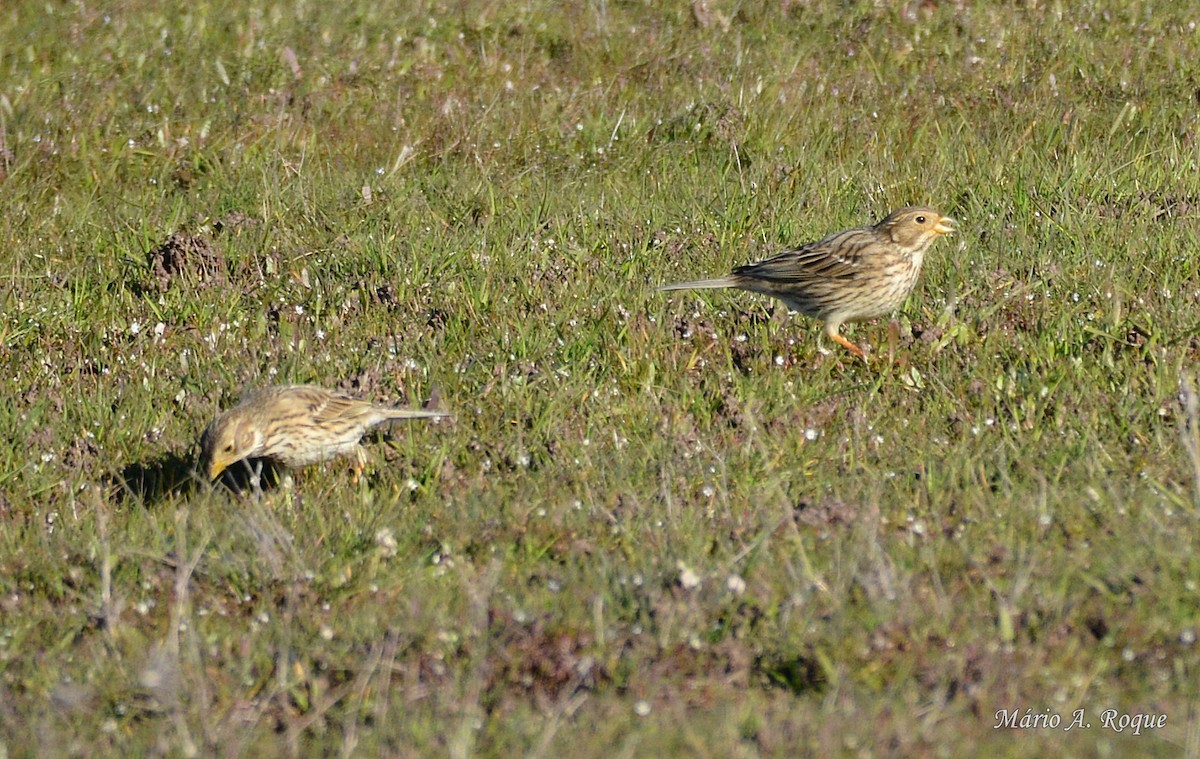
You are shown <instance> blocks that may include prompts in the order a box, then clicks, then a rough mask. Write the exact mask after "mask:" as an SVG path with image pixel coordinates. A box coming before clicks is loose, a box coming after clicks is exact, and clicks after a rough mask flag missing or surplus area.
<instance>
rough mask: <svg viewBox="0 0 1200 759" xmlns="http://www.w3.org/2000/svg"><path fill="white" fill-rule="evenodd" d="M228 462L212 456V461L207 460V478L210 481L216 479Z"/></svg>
mask: <svg viewBox="0 0 1200 759" xmlns="http://www.w3.org/2000/svg"><path fill="white" fill-rule="evenodd" d="M229 463H230V462H228V461H226V460H225V459H223V458H220V457H219V456H213V459H212V461H210V462H208V479H209V480H210V481H211V480H215V479H217V477H219V476H220V475H221V472H224V471H225V469H226V468H227V467H228V466H229Z"/></svg>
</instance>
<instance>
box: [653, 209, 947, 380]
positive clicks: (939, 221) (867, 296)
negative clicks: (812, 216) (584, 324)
mask: <svg viewBox="0 0 1200 759" xmlns="http://www.w3.org/2000/svg"><path fill="white" fill-rule="evenodd" d="M954 224H955V221H954V219H951V218H950V217H948V216H943V215H942V214H940V213H938V212H937V211H935V210H933V209H932V208H926V207H924V206H910V207H908V208H900V209H898V210H895V211H892V212H891V213H890V214H888V216H887V218H886V219H884V220H883V221H881V222H879V223H878V224H876V225H874V226H869V227H856V228H854V229H847V230H846V231H844V232H838V233H837V234H834V235H830V236H829V237H826V238H825V239H824V240H820V241H819V242H812V243H808V244H807V245H802V246H800V247H798V248H792V249H789V250H785V251H783V252H782V253H780V254H778V255H776V256H773V257H772V258H768V259H766V260H765V261H759V262H758V263H753V264H748V265H746V266H739V267H738V268H736V269H734V270H733V273H732V274H730V275H729V276H726V277H719V278H717V279H699V280H696V281H694V282H676V283H675V284H671V285H666V286H665V287H662V288H660V289H662V290H700V289H706V288H725V287H736V288H738V289H740V290H749V291H750V292H755V293H762V294H763V295H770V296H773V297H776V298H778V299H779V300H781V301H783V302H784V303H785V304H786V305H787V307H788V308H790V309H792V310H793V311H799V312H800V313H802V314H804V315H805V316H811V317H813V318H815V319H820V320H821V321H823V322H825V334H827V335H829V337H830V339H832V340H833V341H834V342H837V343H840V344H841V345H843V346H845V347H846V348H847V349H849V350H850V352H852V353H853V354H854V355H856V356H859V357H862V358H865V357H866V355H865V354H864V353H863V351H862V349H861V348H859V347H858V346H857V345H855V344H854V343H852V342H850V341H849V340H847V339H846V338H845V337H843V336H842V335H841V333H840V332H839V331H838V330H839V329H840V328H841V326H842V325H843V324H845V323H846V322H857V321H865V320H867V319H874V318H876V317H879V316H884V315H886V314H890V313H892V312H893V311H895V310H897V309H898V308H900V306H901V305H903V303H904V299H905V298H906V297H908V294H909V292H910V291H912V289H913V285H915V284H916V283H917V276H918V275H919V274H920V273H921V262H922V260H923V259H924V257H925V250H926V249H927V248H928V247H929V245H930V244H931V243H932V242H933V241H934V240H936V239H937V238H939V237H941V236H942V235H948V234H951V233H953V232H954V231H955V229H954Z"/></svg>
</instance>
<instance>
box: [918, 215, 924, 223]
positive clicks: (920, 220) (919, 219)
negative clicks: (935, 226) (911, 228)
mask: <svg viewBox="0 0 1200 759" xmlns="http://www.w3.org/2000/svg"><path fill="white" fill-rule="evenodd" d="M917 223H918V224H924V223H925V217H924V216H918V217H917Z"/></svg>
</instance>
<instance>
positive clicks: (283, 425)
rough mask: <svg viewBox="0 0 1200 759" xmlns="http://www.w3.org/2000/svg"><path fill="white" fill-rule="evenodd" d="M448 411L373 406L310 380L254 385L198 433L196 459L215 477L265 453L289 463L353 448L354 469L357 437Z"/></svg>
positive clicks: (359, 463)
mask: <svg viewBox="0 0 1200 759" xmlns="http://www.w3.org/2000/svg"><path fill="white" fill-rule="evenodd" d="M442 416H448V414H446V413H445V412H442V411H425V410H415V409H404V408H393V407H390V406H379V405H376V404H374V403H371V402H370V401H363V400H359V399H357V398H353V397H351V396H348V395H345V394H343V393H339V392H335V391H333V390H326V389H325V388H322V387H315V386H313V385H281V386H276V387H268V388H264V389H262V390H255V391H252V392H251V393H249V394H247V395H245V396H243V397H242V399H241V401H240V402H239V403H238V404H237V405H236V406H234V407H233V408H231V409H228V410H226V411H225V412H224V413H222V414H221V415H220V416H218V417H217V418H216V419H214V420H213V422H212V423H211V424H209V425H208V428H207V429H205V430H204V434H203V436H202V437H201V438H200V449H201V450H200V465H201V467H202V468H203V470H204V472H205V473H206V474H207V475H208V477H209V479H210V480H215V479H216V478H217V477H218V476H219V475H220V474H221V472H223V471H225V469H227V468H228V467H229V466H230V465H232V464H235V463H237V462H239V461H243V460H246V459H265V460H268V461H271V462H273V463H275V464H279V465H282V466H284V467H287V468H289V469H294V468H297V467H302V466H306V465H308V464H315V463H317V462H318V461H325V460H327V459H331V458H334V457H336V456H343V455H347V454H353V455H354V457H355V460H356V466H355V475H356V477H357V475H358V474H359V473H361V472H362V469H363V468H364V467H365V466H366V462H367V455H366V451H364V450H363V448H362V446H361V445H359V441H361V440H362V436H363V435H364V434H366V432H367V430H368V429H370V428H371V427H374V426H375V425H377V424H380V423H381V422H386V421H388V420H389V419H416V418H433V417H442Z"/></svg>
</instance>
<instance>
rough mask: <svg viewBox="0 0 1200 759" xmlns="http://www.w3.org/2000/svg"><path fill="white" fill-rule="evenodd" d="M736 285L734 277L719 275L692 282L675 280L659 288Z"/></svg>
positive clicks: (701, 288)
mask: <svg viewBox="0 0 1200 759" xmlns="http://www.w3.org/2000/svg"><path fill="white" fill-rule="evenodd" d="M736 286H737V281H736V280H734V278H733V277H717V278H716V279H694V280H692V281H691V282H675V283H673V284H669V285H663V286H662V287H660V288H658V289H659V292H663V291H665V290H718V289H720V288H723V287H736Z"/></svg>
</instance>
